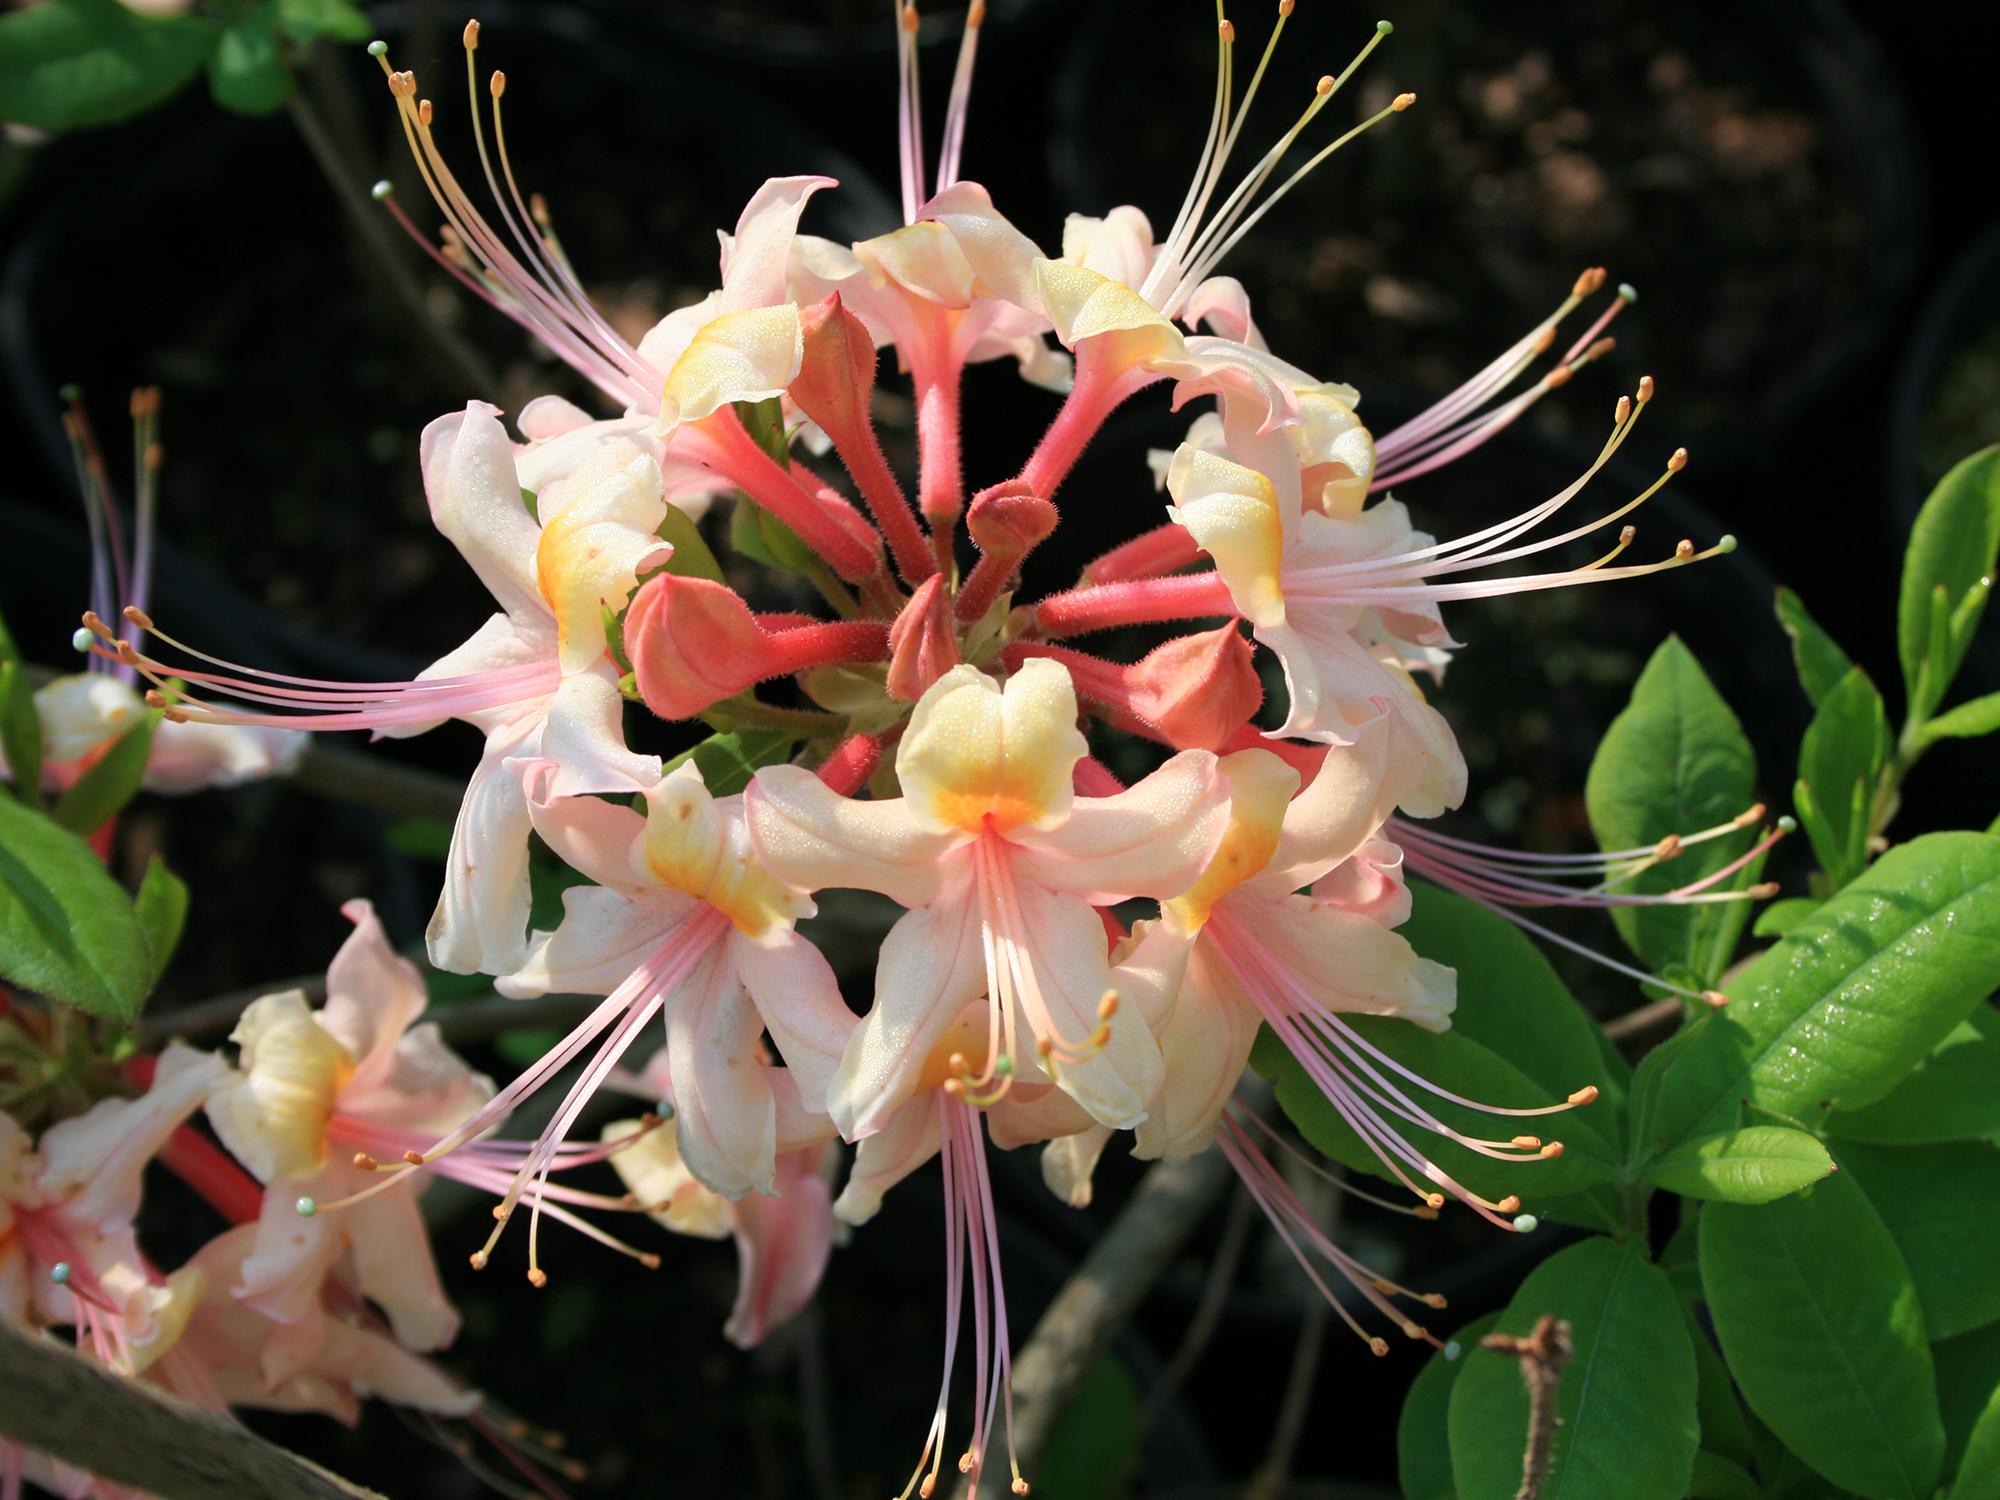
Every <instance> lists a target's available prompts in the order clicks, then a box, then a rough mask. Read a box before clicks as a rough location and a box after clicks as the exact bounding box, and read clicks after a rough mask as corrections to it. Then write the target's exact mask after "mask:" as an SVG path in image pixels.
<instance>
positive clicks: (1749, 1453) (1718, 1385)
mask: <svg viewBox="0 0 2000 1500" xmlns="http://www.w3.org/2000/svg"><path fill="white" fill-rule="evenodd" d="M1688 1222H1689V1224H1690V1226H1692V1225H1693V1223H1694V1222H1695V1221H1694V1220H1689V1221H1688ZM1661 1269H1663V1270H1664V1269H1665V1267H1664V1266H1663V1267H1662V1268H1661ZM1695 1274H1696V1276H1697V1277H1699V1275H1700V1269H1699V1266H1698V1265H1697V1267H1696V1272H1695ZM1667 1280H1668V1281H1670V1282H1671V1281H1672V1280H1673V1275H1672V1273H1671V1272H1669V1273H1668V1276H1667ZM1678 1290H1679V1289H1678V1288H1676V1291H1678ZM1681 1312H1682V1315H1683V1316H1684V1317H1685V1318H1686V1320H1687V1325H1688V1342H1689V1343H1690V1344H1692V1345H1693V1346H1694V1368H1695V1378H1696V1382H1697V1387H1698V1389H1697V1394H1696V1396H1695V1412H1696V1414H1697V1415H1698V1416H1699V1417H1700V1419H1701V1445H1702V1447H1704V1448H1706V1449H1708V1450H1709V1451H1710V1452H1712V1453H1717V1454H1720V1455H1721V1456H1722V1457H1724V1458H1727V1459H1733V1460H1734V1461H1735V1462H1737V1463H1739V1464H1750V1463H1755V1462H1756V1461H1757V1447H1756V1444H1755V1442H1754V1441H1753V1440H1752V1438H1751V1436H1750V1424H1749V1422H1748V1421H1746V1420H1745V1419H1744V1416H1743V1403H1742V1402H1741V1401H1739V1400H1738V1399H1737V1396H1736V1382H1735V1380H1734V1379H1732V1378H1731V1377H1730V1374H1729V1366H1728V1365H1726V1364H1724V1363H1723V1362H1722V1354H1721V1351H1720V1350H1718V1349H1717V1348H1716V1347H1715V1340H1714V1339H1712V1338H1711V1337H1710V1336H1709V1333H1708V1330H1707V1329H1706V1328H1704V1327H1702V1326H1701V1324H1700V1323H1699V1322H1698V1321H1697V1320H1696V1318H1695V1311H1694V1308H1693V1306H1692V1305H1683V1306H1682V1308H1681Z"/></svg>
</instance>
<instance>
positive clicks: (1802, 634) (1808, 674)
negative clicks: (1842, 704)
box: [1778, 588, 1854, 703]
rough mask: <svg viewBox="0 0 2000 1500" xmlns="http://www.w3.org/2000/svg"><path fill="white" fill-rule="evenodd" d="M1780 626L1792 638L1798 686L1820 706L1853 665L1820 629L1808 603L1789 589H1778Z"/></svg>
mask: <svg viewBox="0 0 2000 1500" xmlns="http://www.w3.org/2000/svg"><path fill="white" fill-rule="evenodd" d="M1778 623H1779V624H1780V625H1782V626H1783V627H1784V629H1785V634H1786V635H1788V636H1790V637H1791V638H1792V660H1793V661H1794V662H1795V663H1796V664H1797V665H1798V669H1799V685H1800V686H1801V687H1803V688H1804V689H1805V690H1806V696H1807V697H1808V698H1810V699H1811V700H1812V701H1813V702H1814V703H1818V702H1819V701H1820V699H1822V698H1824V697H1825V696H1826V695H1827V694H1828V693H1830V692H1832V691H1833V686H1834V684H1835V683H1837V682H1839V681H1840V679H1841V678H1843V677H1845V676H1846V675H1847V670H1848V668H1849V667H1852V666H1853V665H1854V663H1853V662H1851V661H1850V660H1848V657H1847V653H1846V652H1845V651H1843V650H1841V649H1840V647H1839V646H1837V645H1835V644H1834V640H1833V637H1832V636H1830V635H1828V634H1827V633H1826V632H1825V631H1824V630H1822V629H1821V628H1820V624H1819V621H1817V620H1815V619H1814V618H1813V617H1812V615H1811V614H1810V613H1809V612H1808V611H1807V610H1806V606H1805V602H1804V601H1803V600H1802V599H1800V598H1799V596H1798V595H1797V594H1795V593H1793V592H1792V591H1791V590H1790V589H1787V588H1781V589H1779V590H1778Z"/></svg>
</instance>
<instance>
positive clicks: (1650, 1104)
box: [1625, 1009, 1719, 1174]
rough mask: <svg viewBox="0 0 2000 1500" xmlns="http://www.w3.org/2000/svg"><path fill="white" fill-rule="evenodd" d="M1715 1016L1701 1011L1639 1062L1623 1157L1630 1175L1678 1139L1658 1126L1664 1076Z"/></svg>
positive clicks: (1698, 1040) (1712, 1023) (1697, 1042)
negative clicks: (1628, 1131) (1629, 1125)
mask: <svg viewBox="0 0 2000 1500" xmlns="http://www.w3.org/2000/svg"><path fill="white" fill-rule="evenodd" d="M1718 1014H1719V1012H1716V1011H1713V1010H1708V1009H1703V1010H1702V1012H1701V1013H1700V1014H1699V1015H1697V1016H1695V1017H1694V1018H1693V1019H1691V1020H1690V1021H1688V1022H1687V1024H1686V1025H1684V1026H1682V1027H1681V1029H1680V1030H1679V1031H1676V1032H1675V1033H1674V1034H1673V1035H1672V1036H1670V1037H1668V1038H1667V1039H1666V1040H1665V1041H1664V1042H1661V1043H1660V1044H1659V1045H1658V1046H1657V1047H1655V1048H1654V1049H1653V1050H1652V1051H1650V1052H1648V1053H1647V1054H1646V1055H1645V1056H1644V1057H1643V1058H1641V1059H1640V1060H1639V1070H1638V1072H1637V1073H1635V1074H1634V1075H1633V1078H1632V1125H1631V1132H1630V1135H1629V1136H1628V1138H1627V1144H1628V1148H1629V1149H1628V1151H1627V1153H1626V1158H1625V1159H1626V1162H1627V1163H1628V1165H1629V1167H1630V1169H1631V1170H1632V1172H1633V1173H1635V1174H1637V1173H1639V1172H1642V1171H1643V1170H1644V1168H1645V1166H1646V1164H1647V1162H1649V1161H1650V1160H1651V1159H1652V1158H1653V1157H1655V1156H1657V1155H1658V1154H1659V1153H1660V1152H1661V1151H1662V1150H1664V1149H1665V1148H1666V1147H1667V1146H1668V1145H1670V1144H1672V1141H1673V1140H1674V1139H1677V1138H1678V1137H1670V1136H1668V1135H1667V1134H1665V1133H1664V1132H1663V1130H1662V1128H1661V1123H1660V1100H1661V1096H1662V1094H1663V1092H1664V1091H1665V1088H1666V1081H1667V1075H1668V1074H1669V1073H1670V1072H1671V1071H1672V1070H1673V1068H1674V1067H1675V1066H1676V1065H1677V1064H1678V1063H1679V1062H1680V1060H1681V1058H1682V1057H1684V1056H1685V1055H1686V1054H1687V1053H1688V1052H1690V1051H1691V1050H1693V1049H1694V1048H1695V1047H1697V1046H1699V1045H1701V1042H1702V1039H1703V1038H1704V1037H1706V1035H1707V1034H1708V1032H1709V1031H1710V1030H1711V1029H1713V1028H1714V1027H1715V1026H1716V1025H1717V1024H1718V1022H1717V1021H1716V1019H1715V1018H1716V1016H1717V1015H1718Z"/></svg>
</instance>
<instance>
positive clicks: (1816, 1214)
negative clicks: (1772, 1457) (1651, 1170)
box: [1700, 1172, 1944, 1500]
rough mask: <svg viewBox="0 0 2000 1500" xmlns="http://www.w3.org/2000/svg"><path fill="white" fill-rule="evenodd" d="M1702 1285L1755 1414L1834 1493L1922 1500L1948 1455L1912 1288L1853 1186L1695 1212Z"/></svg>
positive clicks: (1824, 1185) (1822, 1186) (1841, 1179)
mask: <svg viewBox="0 0 2000 1500" xmlns="http://www.w3.org/2000/svg"><path fill="white" fill-rule="evenodd" d="M1700 1235H1701V1274H1702V1283H1703V1285H1704V1286H1705V1287H1706V1288H1707V1291H1708V1303H1709V1309H1710V1312H1711V1313H1712V1314H1713V1316H1714V1319H1715V1331H1716V1335H1717V1337H1718V1338H1719V1339H1720V1340H1721V1342H1722V1352H1723V1354H1724V1356H1725V1357H1726V1358H1727V1359H1728V1361H1729V1369H1730V1372H1731V1373H1732V1374H1733V1375H1735V1377H1736V1382H1737V1384H1738V1385H1739V1386H1740V1387H1741V1388H1742V1391H1743V1395H1744V1398H1745V1399H1746V1400H1747V1401H1748V1402H1749V1403H1750V1406H1751V1409H1752V1410H1753V1411H1755V1412H1756V1413H1757V1415H1758V1416H1759V1417H1761V1418H1762V1419H1763V1420H1764V1421H1765V1422H1766V1423H1768V1424H1769V1425H1770V1427H1771V1430H1772V1431H1773V1432H1775V1433H1776V1434H1777V1435H1778V1437H1779V1438H1781V1439H1782V1440H1783V1441H1784V1443H1785V1445H1786V1446H1787V1447H1788V1448H1790V1449H1791V1450H1792V1452H1794V1453H1796V1454H1797V1455H1798V1456H1799V1457H1800V1458H1802V1459H1804V1460H1805V1461H1806V1462H1807V1463H1808V1464H1810V1465H1811V1466H1812V1467H1813V1468H1814V1469H1815V1470H1817V1471H1818V1472H1819V1473H1820V1474H1822V1475H1824V1476H1825V1477H1826V1478H1827V1479H1829V1480H1831V1481H1832V1482H1833V1483H1835V1484H1838V1485H1841V1486H1843V1487H1845V1488H1848V1489H1852V1490H1856V1491H1858V1492H1860V1493H1861V1494H1864V1495H1869V1496H1879V1497H1884V1500H1927V1497H1928V1496H1929V1495H1930V1493H1931V1490H1932V1488H1933V1487H1934V1486H1935V1485H1936V1483H1937V1480H1938V1475H1939V1470H1940V1467H1941V1464H1942V1460H1943V1455H1944V1427H1943V1424H1942V1422H1941V1420H1940V1418H1939V1416H1938V1405H1937V1393H1936V1391H1935V1390H1934V1389H1933V1387H1932V1377H1931V1357H1930V1349H1929V1347H1928V1346H1927V1345H1926V1344H1925V1342H1924V1320H1923V1312H1922V1309H1921V1307H1920V1305H1919V1303H1918V1300H1917V1290H1916V1286H1915V1285H1914V1284H1913V1283H1912V1282H1911V1280H1910V1274H1909V1272H1908V1270H1906V1269H1905V1268H1904V1265H1903V1261H1902V1257H1901V1256H1899V1255H1898V1254H1897V1252H1896V1244H1895V1241H1894V1240H1893V1239H1891V1238H1890V1235H1889V1231H1888V1229H1887V1228H1886V1227H1885V1226H1884V1225H1883V1223H1882V1220H1881V1218H1880V1217H1879V1216H1878V1215H1877V1214H1876V1212H1875V1210H1874V1208H1873V1207H1872V1206H1871V1205H1870V1204H1869V1202H1868V1199H1867V1197H1866V1196H1865V1195H1864V1194H1863V1193H1862V1191H1861V1188H1860V1187H1859V1185H1858V1184H1856V1183H1855V1182H1853V1181H1852V1180H1850V1179H1849V1177H1848V1176H1847V1174H1846V1173H1843V1172H1836V1173H1835V1174H1834V1175H1833V1176H1831V1177H1828V1178H1826V1179H1824V1180H1823V1181H1820V1182H1816V1183H1814V1184H1813V1185H1812V1186H1811V1187H1809V1188H1807V1189H1806V1190H1805V1191H1804V1192H1801V1193H1794V1194H1793V1195H1791V1196H1790V1197H1788V1198H1780V1199H1778V1200H1777V1201H1776V1202H1774V1203H1765V1204H1761V1205H1758V1206H1756V1207H1749V1206H1746V1205H1742V1204H1735V1203H1710V1204H1708V1205H1706V1206H1705V1207H1704V1208H1703V1209H1702V1212H1701V1231H1700Z"/></svg>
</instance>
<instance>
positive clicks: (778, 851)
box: [743, 766, 967, 907]
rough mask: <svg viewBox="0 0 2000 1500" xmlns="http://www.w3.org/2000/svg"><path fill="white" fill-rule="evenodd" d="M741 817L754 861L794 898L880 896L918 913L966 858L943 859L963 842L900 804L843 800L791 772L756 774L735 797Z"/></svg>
mask: <svg viewBox="0 0 2000 1500" xmlns="http://www.w3.org/2000/svg"><path fill="white" fill-rule="evenodd" d="M743 812H744V816H745V818H746V820H747V822H748V824H749V828H750V838H751V842H752V843H753V844H754V845H755V846H756V849H757V853H758V855H759V857H760V858H762V859H763V861H764V863H765V864H766V865H768V866H769V867H770V870H771V873H772V874H774V875H776V876H777V877H778V879H780V880H782V881H784V882H785V883H786V884H787V885H790V886H793V887H795V888H797V889H799V890H802V891H807V892H812V891H820V890H826V889H828V888H829V887H844V888H848V889H854V890H866V891H880V892H881V893H882V894H883V895H885V896H887V897H889V898H890V899H891V900H893V901H896V902H899V903H900V904H902V905H904V906H909V907H917V906H923V905H925V904H926V903H928V902H930V901H931V900H933V899H935V898H936V896H937V894H938V892H939V891H940V890H942V889H943V887H944V884H945V881H946V879H947V878H948V876H949V874H950V870H951V868H952V867H953V866H954V865H955V864H957V863H962V862H963V860H964V859H965V858H967V856H964V855H962V854H961V855H959V858H958V859H957V860H953V859H951V858H950V857H949V856H952V855H953V854H955V853H957V852H958V851H959V849H960V848H962V846H963V845H964V843H965V835H964V834H962V833H959V832H958V831H956V830H949V831H945V832H940V831H938V830H937V829H936V828H935V827H932V826H929V825H927V824H925V823H922V822H919V821H918V819H917V818H916V817H915V815H914V814H913V813H912V811H911V809H910V807H909V805H908V801H907V799H905V798H893V799H891V800H888V801H883V802H867V801H857V800H856V799H854V798H851V797H843V796H841V795H840V794H839V793H837V792H835V791H833V790H832V789H831V788H830V787H828V786H827V784H826V783H825V782H823V781H821V780H820V779H819V778H818V777H817V776H815V775H813V773H812V772H810V771H808V770H805V769H804V768H803V767H799V766H766V767H764V769H762V770H761V771H759V772H758V773H757V775H756V778H755V779H754V780H753V781H752V782H751V783H750V786H749V789H748V790H747V791H745V792H744V794H743Z"/></svg>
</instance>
